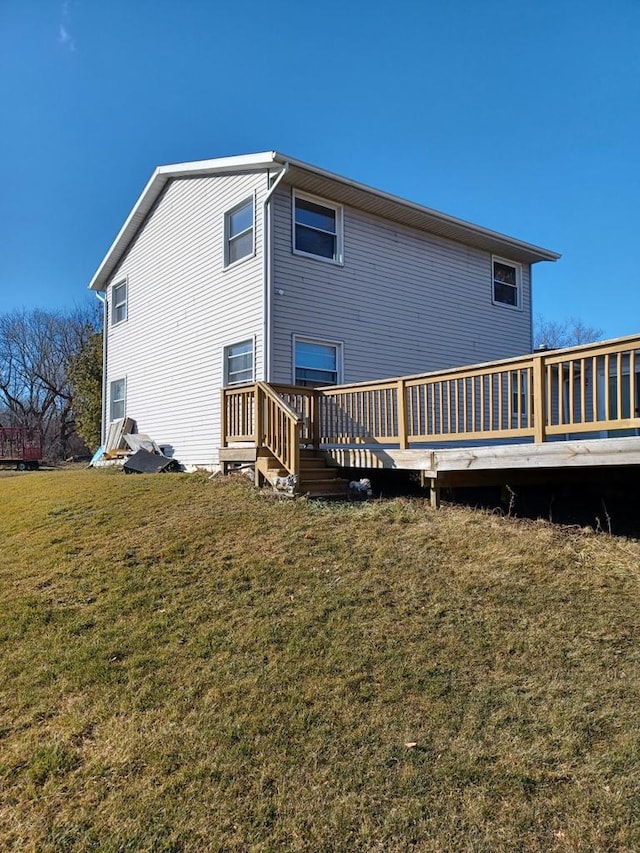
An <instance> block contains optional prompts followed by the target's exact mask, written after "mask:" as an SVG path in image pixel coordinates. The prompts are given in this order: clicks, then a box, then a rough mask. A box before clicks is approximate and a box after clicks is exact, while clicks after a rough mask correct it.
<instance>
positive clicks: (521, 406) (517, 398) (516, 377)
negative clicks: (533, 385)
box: [510, 370, 528, 427]
mask: <svg viewBox="0 0 640 853" xmlns="http://www.w3.org/2000/svg"><path fill="white" fill-rule="evenodd" d="M510 382H511V416H512V421H513V423H512V425H513V426H514V427H526V426H528V420H527V371H526V370H515V371H513V372H512V373H511V379H510Z"/></svg>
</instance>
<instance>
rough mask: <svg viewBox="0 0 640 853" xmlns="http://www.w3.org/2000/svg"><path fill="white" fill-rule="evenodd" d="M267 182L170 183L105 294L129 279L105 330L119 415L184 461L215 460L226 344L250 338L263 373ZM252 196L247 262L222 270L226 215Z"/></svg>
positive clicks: (260, 177)
mask: <svg viewBox="0 0 640 853" xmlns="http://www.w3.org/2000/svg"><path fill="white" fill-rule="evenodd" d="M266 180H267V179H266V175H265V174H264V173H260V174H243V175H226V176H220V177H206V178H188V179H177V180H174V181H172V182H171V183H170V184H169V185H168V187H167V189H166V191H165V192H164V193H163V195H162V196H161V197H160V199H159V201H158V203H157V205H156V207H155V208H154V209H153V210H152V211H151V213H150V215H149V217H148V219H147V221H146V223H145V224H144V226H143V227H142V228H141V230H140V232H139V233H138V235H137V237H136V239H135V241H134V242H133V244H132V246H131V247H130V248H129V250H128V252H127V254H126V255H125V257H124V258H123V260H122V261H121V263H120V264H119V266H118V268H117V269H116V271H115V272H114V274H113V275H112V276H111V279H110V285H109V290H108V293H107V296H108V298H110V291H111V287H112V286H113V284H115V283H117V282H119V281H121V280H122V279H123V277H124V276H127V279H128V305H127V320H126V321H125V322H123V323H121V324H119V325H117V326H114V327H112V326H111V325H109V329H108V359H107V360H108V371H107V388H109V385H110V383H111V382H112V381H113V380H115V379H120V378H126V380H127V399H126V414H127V416H128V417H131V418H133V419H134V420H135V421H136V423H137V427H138V430H139V431H140V432H146V433H149V434H150V435H151V436H152V438H154V439H155V441H156V442H158V443H159V444H167V445H171V446H172V447H173V448H174V455H175V457H176V459H178V460H179V461H180V462H182V463H183V464H187V465H212V464H215V463H216V461H217V452H218V447H219V446H220V388H221V386H222V384H223V348H224V346H225V345H227V344H230V343H234V342H238V341H241V340H245V339H247V338H255V356H256V376H257V377H258V378H261V377H262V375H263V349H264V348H263V340H262V336H263V283H262V282H263V278H262V275H263V261H262V221H261V215H262V199H263V198H264V194H265V192H266V188H267V187H266ZM254 192H255V193H256V207H255V225H256V234H255V245H256V253H255V256H254V257H252V258H248V259H246V260H243V261H240V262H239V263H237V264H236V265H235V266H233V267H230V268H229V269H224V213H225V211H227V210H229V209H230V208H231V207H233V206H234V205H237V204H238V203H239V202H241V201H242V200H243V199H245V198H248V197H249V196H251V195H252V194H253V193H254ZM107 411H108V404H107Z"/></svg>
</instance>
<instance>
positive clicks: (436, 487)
mask: <svg viewBox="0 0 640 853" xmlns="http://www.w3.org/2000/svg"><path fill="white" fill-rule="evenodd" d="M429 503H430V504H431V509H440V484H439V483H438V480H437V478H436V477H431V479H430V481H429Z"/></svg>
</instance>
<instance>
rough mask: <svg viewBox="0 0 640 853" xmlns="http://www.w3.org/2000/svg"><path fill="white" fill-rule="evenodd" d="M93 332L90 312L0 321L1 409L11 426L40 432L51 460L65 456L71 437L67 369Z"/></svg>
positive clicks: (16, 315) (26, 314) (27, 314)
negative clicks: (32, 428) (34, 429)
mask: <svg viewBox="0 0 640 853" xmlns="http://www.w3.org/2000/svg"><path fill="white" fill-rule="evenodd" d="M96 328H97V314H96V311H95V310H94V309H93V308H89V307H87V308H75V309H72V310H69V311H41V310H33V311H24V310H23V311H14V312H12V313H10V314H4V315H1V316H0V408H2V410H3V411H4V419H5V420H8V422H9V423H10V424H11V425H14V426H27V427H38V428H39V429H40V430H42V434H43V438H44V444H45V452H46V454H47V456H49V457H51V458H60V457H64V456H66V455H68V453H69V449H70V446H71V443H72V438H73V436H74V435H75V424H74V410H73V388H72V384H71V381H70V376H69V369H70V365H71V364H72V362H73V359H74V358H75V356H76V355H77V353H78V352H79V351H80V350H81V349H82V347H83V346H85V345H86V342H87V341H88V340H89V338H90V336H91V335H93V334H95V331H96Z"/></svg>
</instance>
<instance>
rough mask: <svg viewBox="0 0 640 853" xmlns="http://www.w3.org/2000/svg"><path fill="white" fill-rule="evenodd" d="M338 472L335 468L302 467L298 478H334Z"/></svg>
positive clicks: (305, 479)
mask: <svg viewBox="0 0 640 853" xmlns="http://www.w3.org/2000/svg"><path fill="white" fill-rule="evenodd" d="M337 476H338V472H337V471H336V469H335V468H304V469H303V470H301V471H300V480H301V481H302V482H303V483H305V482H307V480H335V478H336V477H337Z"/></svg>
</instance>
